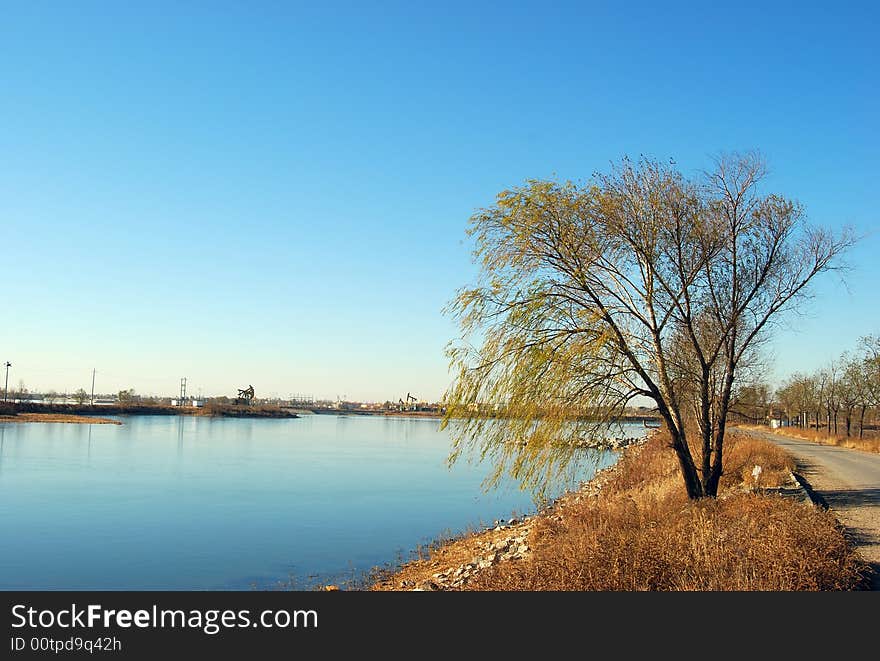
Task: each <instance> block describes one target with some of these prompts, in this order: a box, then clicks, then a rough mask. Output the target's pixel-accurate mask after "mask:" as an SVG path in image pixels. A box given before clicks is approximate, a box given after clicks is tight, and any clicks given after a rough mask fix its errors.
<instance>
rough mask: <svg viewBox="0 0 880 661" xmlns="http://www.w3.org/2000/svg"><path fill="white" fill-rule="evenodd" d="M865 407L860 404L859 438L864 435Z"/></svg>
mask: <svg viewBox="0 0 880 661" xmlns="http://www.w3.org/2000/svg"><path fill="white" fill-rule="evenodd" d="M866 408H867V407H866V406H865V405H864V404H862V407H861V409H860V410H859V438H863V437H864V435H865V409H866Z"/></svg>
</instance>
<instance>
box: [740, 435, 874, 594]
mask: <svg viewBox="0 0 880 661" xmlns="http://www.w3.org/2000/svg"><path fill="white" fill-rule="evenodd" d="M737 432H738V433H744V434H751V435H754V436H757V437H759V438H764V439H767V440H768V441H772V442H773V443H776V444H777V445H779V446H781V447H782V448H784V449H785V450H787V451H788V452H790V453H791V454H792V455H793V456H794V457H795V459H796V460H797V462H798V470H799V472H800V474H801V475H802V476H803V477H804V478H805V479H806V480H807V482H809V485H810V487H812V489H813V490H814V491H815V492H816V493H817V494H818V495H819V496H820V497H821V498H822V499H823V500H824V501H825V503H826V504H827V505H828V507H829V508H830V509H831V510H832V511H833V512H834V514H835V515H836V516H837V518H838V520H839V521H840V522H841V523H842V524H843V525H844V526H846V528H847V531H848V532H849V534H850V535H851V537H852V540H853V542H854V543H855V545H856V547H857V548H858V550H859V552H860V553H861V554H862V556H863V557H864V558H865V559H866V560H867V561H868V562H870V563H871V565H872V566H873V568H874V576H873V578H872V588H873V589H874V590H880V455H878V454H870V453H868V452H861V451H859V450H850V449H847V448H839V447H835V446H832V445H820V444H818V443H811V442H810V441H802V440H799V439H796V438H790V437H787V436H782V435H779V434H773V433H771V432H764V431H755V430H746V429H738V430H737Z"/></svg>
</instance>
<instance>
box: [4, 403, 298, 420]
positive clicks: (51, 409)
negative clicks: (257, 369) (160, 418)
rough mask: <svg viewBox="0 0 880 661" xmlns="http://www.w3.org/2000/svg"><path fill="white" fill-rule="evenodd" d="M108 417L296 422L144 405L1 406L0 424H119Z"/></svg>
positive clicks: (268, 410)
mask: <svg viewBox="0 0 880 661" xmlns="http://www.w3.org/2000/svg"><path fill="white" fill-rule="evenodd" d="M107 415H122V416H129V415H186V416H204V417H217V418H298V417H300V416H299V414H298V413H296V412H295V411H292V410H291V409H284V408H279V407H264V406H234V405H220V406H206V407H192V406H162V405H147V404H102V405H95V406H92V405H89V404H36V403H16V404H2V403H0V420H3V421H8V422H83V423H89V422H94V421H95V420H97V419H101V420H105V421H106V422H110V423H114V424H121V423H120V422H119V421H116V420H110V419H107V418H101V417H100V416H107Z"/></svg>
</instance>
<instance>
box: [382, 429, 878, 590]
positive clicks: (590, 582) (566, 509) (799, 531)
mask: <svg viewBox="0 0 880 661" xmlns="http://www.w3.org/2000/svg"><path fill="white" fill-rule="evenodd" d="M728 439H729V440H728V442H727V443H728V444H727V455H726V456H727V462H726V463H725V466H726V473H725V476H724V477H723V479H722V485H721V486H722V493H721V495H720V497H719V498H718V499H714V500H711V499H706V500H703V501H699V502H691V501H688V500H687V498H686V497H685V495H684V494H683V487H682V485H681V478H680V476H679V473H678V467H677V462H676V459H675V455H674V453H673V452H672V451H671V449H670V448H669V447H668V438H666V437H665V436H663V435H657V436H655V437H654V438H653V439H652V440H651V441H649V442H648V443H647V444H645V445H644V446H641V447H638V448H631V449H630V450H628V451H627V452H626V453H625V454H624V455H623V457H621V460H620V461H619V462H618V464H617V466H616V467H615V468H614V469H613V470H612V471H610V472H609V473H607V474H606V476H605V478H604V480H603V486H602V489H601V491H600V492H599V494H598V495H596V496H593V495H585V494H586V492H585V493H584V494H572V495H570V496H568V497H566V498H563V499H560V501H559V502H558V503H557V505H556V506H555V507H554V508H552V509H551V511H550V512H549V513H547V514H545V515H541V516H537V517H535V518H534V521H533V528H532V533H531V535H530V538H529V546H530V547H531V553H530V554H529V555H528V556H527V557H526V558H523V559H521V560H517V561H507V562H500V563H498V564H496V565H494V566H492V567H490V568H488V569H485V570H483V571H481V572H479V573H477V574H476V575H475V576H474V577H473V578H472V579H471V580H470V581H469V582H468V583H467V585H466V588H465V589H468V590H492V591H498V590H503V591H514V590H516V591H520V590H526V591H536V590H553V591H572V590H598V591H620V590H623V591H640V590H663V591H667V590H698V591H715V590H723V591H741V590H773V591H792V590H835V591H837V590H853V589H859V588H860V587H862V586H863V577H864V575H865V573H866V569H867V567H866V565H865V564H864V563H863V562H862V560H861V559H860V558H859V557H858V555H857V554H856V553H855V552H854V551H853V549H852V548H851V546H850V545H849V544H848V542H847V540H846V538H845V537H844V534H843V530H842V528H841V526H840V524H839V523H838V522H837V521H836V519H835V518H834V517H833V516H832V515H831V514H830V513H828V512H825V511H823V510H820V509H818V508H815V507H812V506H811V505H809V504H806V503H802V502H800V501H798V500H795V499H791V498H786V497H784V496H779V495H775V494H771V493H767V492H756V491H755V490H754V488H753V486H754V485H753V480H752V475H751V472H752V469H753V467H754V466H755V465H760V466H761V467H762V469H763V471H762V473H761V486H762V487H769V486H774V485H776V484H784V483H785V482H786V481H787V480H788V478H789V470H790V469H791V468H793V461H792V459H791V458H790V457H789V456H788V455H787V454H786V453H785V452H784V451H782V450H780V449H779V448H777V447H776V446H774V445H772V444H770V443H767V442H764V441H760V440H757V439H753V438H750V437H744V436H743V437H738V436H736V435H735V434H731V435H730V436H729V437H728ZM481 540H482V537H481V536H480V535H477V536H474V537H473V538H472V539H471V540H468V539H462V540H457V541H456V542H454V544H455V547H454V550H455V552H454V558H455V562H464V561H465V560H462V558H466V557H467V556H468V553H469V552H472V551H473V549H474V548H476V547H477V545H478V543H479V542H480V541H481ZM450 550H451V549H450ZM445 552H446V551H445V549H444V547H440V548H439V549H437V550H436V551H434V552H432V554H431V556H430V557H429V558H425V559H423V560H420V561H419V562H418V563H411V564H409V565H407V566H405V567H404V568H403V569H402V571H401V572H399V573H397V574H394V575H392V576H391V577H390V578H389V577H386V580H385V581H384V588H380V589H401V588H400V586H401V585H402V583H401V579H402V578H404V577H405V579H406V580H407V584H409V585H412V584H417V583H419V581H420V580H424V579H428V578H429V577H430V575H431V573H433V572H436V571H438V567H447V566H449V562H448V559H447V558H446V557H444V553H445ZM374 589H375V588H374Z"/></svg>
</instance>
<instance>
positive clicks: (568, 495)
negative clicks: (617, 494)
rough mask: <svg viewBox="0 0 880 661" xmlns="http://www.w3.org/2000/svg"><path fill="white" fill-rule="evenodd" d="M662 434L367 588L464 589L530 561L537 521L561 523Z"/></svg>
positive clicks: (446, 542)
mask: <svg viewBox="0 0 880 661" xmlns="http://www.w3.org/2000/svg"><path fill="white" fill-rule="evenodd" d="M656 433H658V432H657V430H651V431H650V432H649V433H648V434H646V435H645V436H644V438H643V439H641V440H640V441H639V442H637V443H632V444H630V445H628V446H627V447H626V448H625V449H624V450H623V451H622V452H621V453H620V455H619V456H618V460H617V461H615V462H614V464H612V465H611V466H607V467H605V468H600V469H599V470H597V471H596V473H595V474H594V475H593V476H592V477H591V478H590V479H589V480H586V481H584V482H582V483H581V484H580V485H579V486H578V487H577V488H575V489H572V490H570V491H566V492H565V493H563V494H561V495H560V496H558V497H557V498H555V499H554V500H553V501H552V502H550V503H548V504H547V505H546V506H544V507H543V508H541V509H539V510H538V511H537V512H534V513H533V514H528V515H525V516H521V517H519V518H517V519H511V520H507V519H499V520H498V521H496V522H495V524H494V525H493V526H492V527H489V528H485V529H483V530H475V531H471V532H465V533H463V534H462V535H460V536H458V537H455V538H453V539H451V540H440V541H438V542H437V543H434V544H431V545H429V548H428V557H426V558H422V557H421V555H422V550H421V548H420V549H418V550H417V553H418V556H419V557H417V558H415V559H412V560H409V561H407V562H404V563H403V564H401V565H400V566H399V567H396V568H394V569H391V570H390V571H389V572H388V574H387V575H385V576H384V577H381V578H378V579H376V580H374V581H372V582H371V584H370V585H368V586H367V587H366V588H365V589H366V590H368V591H402V590H403V591H411V592H433V591H441V590H460V589H462V588H464V587H465V585H466V584H467V582H468V581H470V580H471V579H472V578H473V577H474V576H475V575H476V574H477V573H478V572H480V571H482V570H484V569H488V568H490V567H492V566H494V565H496V564H498V563H500V562H508V561H517V560H522V559H525V558H528V557H529V555H530V554H531V552H532V549H531V544H530V543H529V537H530V535H531V532H532V529H533V527H534V525H535V523H536V522H538V521H539V520H541V519H555V520H557V521H561V520H562V519H563V518H564V516H565V513H566V509H567V508H568V507H569V506H571V505H573V504H577V503H579V502H581V501H582V500H583V499H586V498H594V497H597V496H599V494H600V493H601V492H602V489H603V487H604V485H605V483H606V482H607V481H608V480H609V479H610V478H611V476H612V475H613V474H614V472H615V471H616V470H619V467H620V460H621V459H622V458H623V457H624V455H628V456H634V455H636V454H638V452H639V451H640V450H641V449H642V448H644V447H645V445H646V444H647V442H648V441H649V440H650V439H651V437H653V436H654V435H655V434H656ZM333 587H335V586H331V587H329V588H328V589H333Z"/></svg>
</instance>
